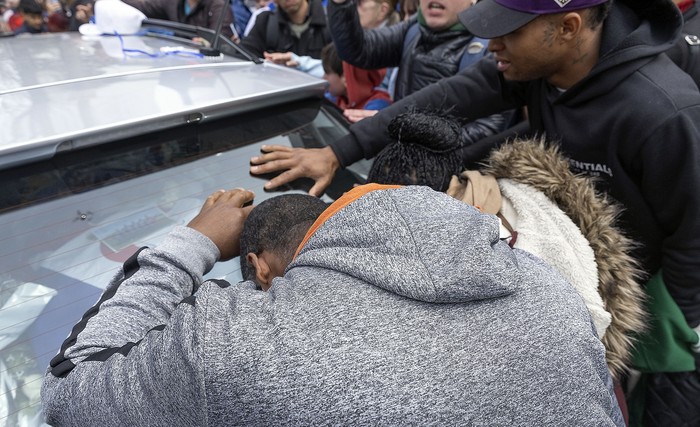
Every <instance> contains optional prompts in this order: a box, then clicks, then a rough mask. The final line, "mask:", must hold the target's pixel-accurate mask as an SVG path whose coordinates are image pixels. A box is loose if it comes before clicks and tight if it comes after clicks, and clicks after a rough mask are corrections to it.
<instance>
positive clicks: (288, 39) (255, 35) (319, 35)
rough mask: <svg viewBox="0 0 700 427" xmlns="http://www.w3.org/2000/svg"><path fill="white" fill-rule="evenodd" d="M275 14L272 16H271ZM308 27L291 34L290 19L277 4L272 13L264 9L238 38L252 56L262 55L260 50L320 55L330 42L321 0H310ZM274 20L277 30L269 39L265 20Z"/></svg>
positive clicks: (318, 56) (313, 56)
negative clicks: (299, 32)
mask: <svg viewBox="0 0 700 427" xmlns="http://www.w3.org/2000/svg"><path fill="white" fill-rule="evenodd" d="M273 15H274V17H275V18H272V17H273ZM309 15H310V16H309V28H308V29H307V30H306V31H304V32H303V33H302V34H301V38H297V37H296V36H294V34H293V33H292V31H291V29H290V28H289V26H290V24H291V23H290V21H289V18H288V17H287V14H286V13H284V11H283V10H282V9H281V8H279V7H277V8H275V10H274V11H273V12H263V13H261V14H260V15H258V17H257V18H256V20H255V26H253V29H252V30H251V31H250V33H249V34H248V36H247V37H245V38H243V40H241V45H242V46H243V47H245V48H246V49H248V50H249V51H250V52H251V53H253V54H254V55H256V56H258V57H260V58H262V56H263V52H293V53H295V54H297V55H299V56H310V57H312V58H316V59H319V58H321V49H323V47H324V46H325V45H327V44H328V43H330V42H331V41H332V39H331V35H330V32H329V31H328V24H327V23H326V12H325V10H324V9H323V4H322V3H321V1H320V0H309ZM270 19H273V20H274V19H276V20H277V32H276V34H274V35H273V36H272V37H273V38H274V39H275V40H268V39H269V38H270V37H268V34H270V35H272V34H271V33H270V32H269V31H268V21H269V20H270Z"/></svg>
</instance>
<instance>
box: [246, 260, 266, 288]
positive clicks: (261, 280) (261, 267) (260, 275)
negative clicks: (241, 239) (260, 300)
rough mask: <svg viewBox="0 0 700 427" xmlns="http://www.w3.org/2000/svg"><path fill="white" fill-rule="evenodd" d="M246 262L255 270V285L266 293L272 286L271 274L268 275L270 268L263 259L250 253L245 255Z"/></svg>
mask: <svg viewBox="0 0 700 427" xmlns="http://www.w3.org/2000/svg"><path fill="white" fill-rule="evenodd" d="M246 260H247V261H248V263H249V264H250V265H252V266H253V269H255V283H257V284H258V285H259V286H260V287H261V288H262V290H263V291H267V290H268V289H270V286H272V274H270V271H271V270H270V266H269V265H268V263H267V261H266V260H265V258H264V257H262V256H258V255H257V254H255V253H253V252H250V253H248V255H246Z"/></svg>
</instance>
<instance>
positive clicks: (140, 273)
mask: <svg viewBox="0 0 700 427" xmlns="http://www.w3.org/2000/svg"><path fill="white" fill-rule="evenodd" d="M218 256H219V252H218V249H217V248H216V246H215V245H214V244H213V243H212V242H211V241H210V240H209V239H208V238H206V237H205V236H203V235H202V234H200V233H198V232H196V231H195V230H192V229H190V228H187V227H178V228H176V229H175V230H174V231H173V232H172V233H171V234H170V235H169V236H168V237H167V238H166V239H165V241H164V242H163V244H162V245H161V246H159V247H158V248H157V249H155V250H152V249H148V248H143V249H141V250H140V251H139V252H138V253H137V254H135V255H134V256H132V257H131V258H130V259H129V260H128V261H127V262H126V263H125V264H124V266H123V269H122V271H120V272H119V273H118V274H117V275H116V276H115V278H114V279H113V280H112V282H111V283H110V284H109V286H108V287H107V288H106V290H105V292H104V293H103V295H102V296H101V298H100V300H99V301H98V302H97V304H96V305H95V306H94V307H92V308H91V309H90V310H88V311H87V312H86V313H85V315H84V316H83V318H82V319H81V320H80V322H78V324H77V325H75V326H74V328H73V330H72V332H71V334H70V335H69V337H68V338H67V339H66V341H65V342H64V343H63V345H62V346H61V349H60V351H59V354H58V355H56V357H54V359H53V360H52V361H51V364H50V366H49V368H48V370H47V373H46V376H45V378H44V383H43V386H42V404H43V408H44V414H45V416H46V421H47V422H48V423H50V424H56V425H95V424H96V423H98V422H99V424H100V425H128V424H129V423H130V422H133V420H135V419H140V420H142V421H143V424H144V425H151V426H158V425H164V426H165V425H195V424H197V425H199V424H204V423H205V418H206V405H205V391H204V380H203V366H202V354H201V350H200V348H201V346H199V345H198V340H199V339H200V335H199V333H200V331H202V329H203V323H204V322H203V320H202V319H200V318H199V316H198V315H197V312H196V311H195V309H194V302H193V301H194V298H195V297H194V296H192V294H193V292H194V291H196V288H197V286H198V285H199V284H200V283H201V280H202V276H203V275H204V274H205V273H206V272H207V271H209V270H210V269H211V267H212V266H213V265H214V263H215V262H216V259H217V258H218ZM174 402H177V405H176V406H175V405H174ZM129 420H130V421H129Z"/></svg>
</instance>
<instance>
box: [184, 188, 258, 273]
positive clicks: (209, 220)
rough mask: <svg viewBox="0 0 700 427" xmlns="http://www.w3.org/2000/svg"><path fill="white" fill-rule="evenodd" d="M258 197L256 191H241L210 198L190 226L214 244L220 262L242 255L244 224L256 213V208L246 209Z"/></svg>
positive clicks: (220, 192) (249, 207) (221, 191)
mask: <svg viewBox="0 0 700 427" xmlns="http://www.w3.org/2000/svg"><path fill="white" fill-rule="evenodd" d="M254 197H255V194H253V192H252V191H248V190H243V189H240V188H237V189H235V190H228V191H226V190H219V191H216V192H215V193H213V194H212V195H211V196H209V197H208V198H207V200H206V201H205V202H204V206H202V209H201V210H200V211H199V214H197V216H196V217H194V218H193V219H192V221H190V222H189V224H187V226H188V227H190V228H193V229H195V230H197V231H199V232H200V233H202V234H204V235H205V236H207V237H208V238H209V239H210V240H211V241H212V242H214V244H215V245H216V247H217V248H219V252H220V253H221V255H220V257H219V260H220V261H226V260H229V259H231V258H234V257H237V256H238V255H239V254H240V252H241V246H240V237H241V231H242V230H243V223H244V222H245V220H246V218H248V214H250V211H251V210H252V209H253V206H247V207H243V205H244V204H246V203H248V202H252V201H253V198H254Z"/></svg>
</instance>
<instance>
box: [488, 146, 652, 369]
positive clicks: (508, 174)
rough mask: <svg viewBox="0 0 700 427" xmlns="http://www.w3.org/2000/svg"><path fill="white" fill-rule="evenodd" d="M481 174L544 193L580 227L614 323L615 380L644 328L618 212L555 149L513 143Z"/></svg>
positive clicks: (608, 341) (607, 341)
mask: <svg viewBox="0 0 700 427" xmlns="http://www.w3.org/2000/svg"><path fill="white" fill-rule="evenodd" d="M482 172H483V173H485V174H490V175H493V176H495V177H496V178H508V179H511V180H513V181H516V182H520V183H523V184H528V185H530V186H532V187H534V188H536V189H537V190H539V191H542V192H543V193H544V194H545V195H546V196H547V197H549V198H550V199H551V200H552V201H553V202H554V203H556V204H557V205H558V206H559V208H560V209H561V210H562V211H564V212H565V213H566V214H567V215H568V216H569V217H570V218H571V220H572V221H573V222H574V223H575V224H576V225H578V227H579V228H580V229H581V233H583V235H584V236H585V237H586V238H587V239H588V241H589V243H590V245H591V248H592V249H593V252H594V253H595V258H596V263H597V265H598V276H599V286H598V292H599V293H600V295H601V297H602V299H603V302H604V303H605V307H606V309H607V311H609V312H610V314H611V315H612V322H611V324H610V326H609V327H608V329H607V332H606V334H605V336H604V337H603V338H602V341H603V344H604V345H605V348H606V350H607V351H606V359H607V362H608V367H609V369H610V372H611V374H612V375H613V377H614V378H618V377H619V376H620V374H621V373H623V372H624V371H626V370H627V369H628V363H629V359H630V355H631V349H632V346H633V344H634V342H633V337H634V336H635V335H637V334H639V333H640V332H643V331H644V328H645V312H644V308H643V301H644V291H643V289H642V288H641V286H640V284H639V282H638V281H639V279H640V277H642V270H641V269H640V268H639V265H638V264H637V262H636V261H635V260H634V258H632V257H631V256H630V255H629V253H630V252H631V250H632V249H633V248H634V243H633V241H632V240H631V239H629V238H628V237H626V236H625V235H624V234H623V233H622V232H621V230H620V229H618V228H617V226H616V221H617V218H618V216H619V214H620V212H621V208H620V207H619V206H617V205H616V204H614V203H613V202H612V201H611V200H610V199H609V198H608V197H607V196H605V195H602V194H599V193H596V191H595V189H594V186H593V185H592V182H591V179H590V178H587V177H583V176H577V175H574V174H573V173H572V172H571V171H570V170H569V163H568V161H567V160H566V159H565V158H564V156H563V155H562V154H561V153H560V152H559V149H558V147H557V146H554V145H549V144H547V143H546V142H545V141H544V139H542V140H516V141H514V142H512V143H510V144H505V145H503V146H502V147H500V148H499V149H497V150H495V151H493V152H492V153H491V155H490V157H489V159H488V160H487V161H486V163H485V164H484V167H483V169H482Z"/></svg>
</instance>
